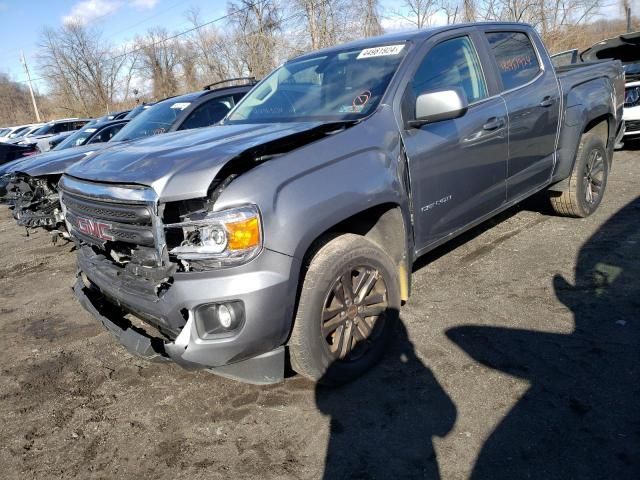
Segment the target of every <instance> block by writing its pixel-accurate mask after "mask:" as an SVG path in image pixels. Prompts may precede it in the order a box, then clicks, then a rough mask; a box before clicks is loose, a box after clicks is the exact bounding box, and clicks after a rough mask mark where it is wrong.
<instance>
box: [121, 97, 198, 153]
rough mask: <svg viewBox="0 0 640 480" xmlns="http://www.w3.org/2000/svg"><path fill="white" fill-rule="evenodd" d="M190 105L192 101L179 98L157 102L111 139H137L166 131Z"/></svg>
mask: <svg viewBox="0 0 640 480" xmlns="http://www.w3.org/2000/svg"><path fill="white" fill-rule="evenodd" d="M189 105H191V102H188V101H180V99H179V98H172V99H171V100H165V101H164V102H160V103H157V104H155V105H154V106H153V107H151V108H148V109H146V110H144V111H143V112H142V113H140V114H139V115H138V116H137V117H135V118H134V119H133V120H131V122H129V123H128V124H127V125H125V126H124V127H123V128H122V130H120V131H119V132H118V133H117V134H116V135H114V136H113V138H112V139H111V140H112V141H113V142H121V141H125V140H137V139H139V138H143V137H150V136H152V135H158V134H160V133H165V132H167V131H168V130H169V129H170V128H171V126H172V125H173V124H174V123H175V121H176V118H178V115H180V114H181V113H182V111H183V110H184V109H185V108H187V107H188V106H189Z"/></svg>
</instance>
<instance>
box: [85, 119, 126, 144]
mask: <svg viewBox="0 0 640 480" xmlns="http://www.w3.org/2000/svg"><path fill="white" fill-rule="evenodd" d="M124 126H125V124H124V123H121V124H119V125H112V126H110V127H107V128H103V129H102V130H101V131H100V132H99V133H97V134H96V135H95V136H94V137H93V138H92V139H91V140H89V143H103V142H108V141H109V140H111V139H112V138H113V136H114V135H115V134H116V133H118V132H119V131H120V129H122V127H124Z"/></svg>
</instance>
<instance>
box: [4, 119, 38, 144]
mask: <svg viewBox="0 0 640 480" xmlns="http://www.w3.org/2000/svg"><path fill="white" fill-rule="evenodd" d="M42 125H43V124H42V123H40V124H37V123H29V124H26V125H16V126H14V127H6V128H4V129H3V132H2V136H0V142H3V143H6V142H9V141H11V140H13V139H14V138H17V137H18V136H21V135H22V134H24V133H26V132H27V131H28V130H31V128H32V127H40V126H42Z"/></svg>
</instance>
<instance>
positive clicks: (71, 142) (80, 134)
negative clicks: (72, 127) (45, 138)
mask: <svg viewBox="0 0 640 480" xmlns="http://www.w3.org/2000/svg"><path fill="white" fill-rule="evenodd" d="M95 124H96V121H95V120H92V121H91V122H89V123H88V124H87V125H86V126H85V127H84V128H82V129H81V130H78V131H77V132H75V133H72V134H71V135H69V136H68V137H67V138H65V139H64V140H63V141H62V142H60V144H59V145H57V146H56V147H55V148H54V150H64V149H65V148H73V147H79V146H80V145H84V144H85V143H87V141H88V140H89V138H91V137H92V136H93V134H94V133H96V131H97V130H98V129H97V128H96V127H95V126H94V125H95Z"/></svg>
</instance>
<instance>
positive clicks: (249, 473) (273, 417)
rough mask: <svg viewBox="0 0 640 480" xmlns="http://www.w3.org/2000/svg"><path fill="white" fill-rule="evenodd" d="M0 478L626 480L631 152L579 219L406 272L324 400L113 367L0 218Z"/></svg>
mask: <svg viewBox="0 0 640 480" xmlns="http://www.w3.org/2000/svg"><path fill="white" fill-rule="evenodd" d="M0 242H1V245H2V248H1V249H0V292H1V293H0V299H1V303H0V338H1V340H0V365H1V367H0V368H1V369H2V375H1V376H0V465H1V466H2V473H0V476H1V477H2V478H37V479H43V478H73V477H80V478H109V479H111V478H125V479H129V478H158V479H164V478H167V479H170V478H171V479H173V478H189V479H200V478H202V479H205V478H206V479H216V478H235V479H242V478H256V477H259V478H265V479H271V478H274V479H275V478H285V479H288V478H292V479H293V478H309V479H312V478H320V477H322V476H323V475H324V477H325V478H329V479H334V478H358V479H373V478H427V479H431V478H444V479H466V478H470V477H473V478H482V479H495V478H505V479H507V478H508V479H521V478H540V479H553V478H558V479H563V480H564V479H581V480H582V479H588V478H594V479H596V478H597V479H605V478H606V479H635V480H637V479H638V478H640V413H639V411H638V407H639V406H640V400H639V399H640V316H639V313H638V312H640V248H639V245H640V150H638V149H637V148H636V149H635V150H634V149H633V148H632V149H631V150H626V151H622V152H617V153H616V155H615V163H614V169H613V172H612V174H611V177H610V182H609V186H608V190H607V194H606V196H605V199H604V203H603V204H602V206H601V207H600V209H599V211H598V212H597V213H596V214H595V215H593V216H592V217H591V218H588V219H585V220H573V219H565V218H559V217H553V216H550V215H547V214H544V213H541V212H539V211H536V210H535V209H533V208H531V209H527V208H525V207H518V208H514V209H511V210H509V211H508V212H506V213H504V214H502V215H501V216H500V217H499V218H497V219H494V220H491V221H490V222H488V223H487V224H484V225H481V226H480V227H478V228H476V229H474V230H473V231H471V232H469V233H468V234H465V235H464V236H463V237H462V238H460V239H457V240H455V241H454V242H453V244H451V245H447V246H445V247H443V248H440V249H438V250H437V251H436V252H433V253H432V254H429V255H428V257H427V258H425V259H423V260H422V261H420V264H419V265H417V266H416V268H415V272H414V274H413V287H414V290H413V295H412V297H411V300H410V302H409V303H408V304H407V305H406V306H405V307H404V308H403V309H402V311H401V317H402V324H401V325H399V326H398V332H397V336H396V339H395V341H394V345H393V348H392V349H391V351H390V352H389V354H388V355H387V356H386V358H385V360H384V361H383V362H382V364H380V365H379V366H378V367H377V368H376V369H375V370H373V371H372V372H371V373H370V374H368V375H366V376H365V377H364V378H362V379H361V380H359V381H356V382H355V383H353V384H351V385H348V386H346V387H343V388H341V389H337V390H325V389H322V388H315V387H314V385H313V384H311V383H310V382H307V381H306V380H304V379H302V378H299V377H291V378H288V379H287V380H286V381H285V382H284V383H283V384H281V385H275V386H269V387H256V386H251V385H244V384H240V383H236V382H233V381H230V380H225V379H222V378H218V377H216V376H213V375H211V374H209V373H207V372H195V373H194V372H186V371H184V370H181V369H180V368H178V367H176V366H174V365H170V364H150V363H146V362H144V361H142V360H139V359H137V358H134V357H132V356H130V355H129V354H127V353H126V352H125V350H124V349H123V348H122V347H120V346H119V345H118V344H117V343H116V342H115V341H114V340H113V338H112V337H111V336H110V335H109V334H108V333H107V332H106V331H104V330H103V329H102V328H101V327H100V326H98V324H97V322H96V321H95V320H94V319H93V318H91V317H90V316H89V315H88V314H87V313H85V312H84V311H83V310H82V309H81V308H80V306H79V305H78V304H77V303H76V302H75V301H74V299H73V298H72V295H71V290H70V287H71V285H72V282H73V278H74V269H75V267H74V263H75V259H74V253H73V252H72V249H71V245H69V244H67V245H60V244H59V245H55V246H54V245H52V244H51V242H50V239H49V237H48V236H47V235H46V234H45V233H36V234H33V235H32V236H30V237H28V238H27V237H26V235H25V234H24V232H23V231H21V230H19V229H17V228H16V226H15V224H14V222H13V220H12V219H11V217H10V215H9V212H8V210H7V209H6V208H2V209H0Z"/></svg>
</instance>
